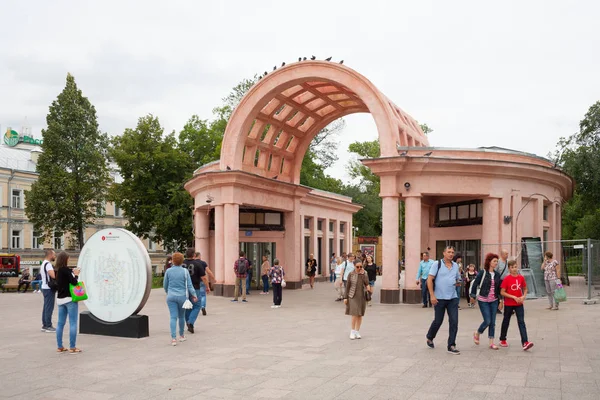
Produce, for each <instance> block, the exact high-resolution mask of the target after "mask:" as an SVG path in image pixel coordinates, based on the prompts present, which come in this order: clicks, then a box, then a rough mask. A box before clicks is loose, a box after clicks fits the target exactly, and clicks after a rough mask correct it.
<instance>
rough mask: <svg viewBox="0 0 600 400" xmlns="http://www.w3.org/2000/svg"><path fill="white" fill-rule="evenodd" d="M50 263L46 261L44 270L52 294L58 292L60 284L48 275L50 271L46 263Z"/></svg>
mask: <svg viewBox="0 0 600 400" xmlns="http://www.w3.org/2000/svg"><path fill="white" fill-rule="evenodd" d="M47 262H48V261H45V262H44V263H43V264H42V270H43V271H44V273H45V274H46V281H47V282H48V287H49V288H50V290H52V292H53V293H54V292H56V291H57V290H58V282H56V279H54V278H50V275H48V271H47V270H46V263H47Z"/></svg>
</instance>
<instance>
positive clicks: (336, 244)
mask: <svg viewBox="0 0 600 400" xmlns="http://www.w3.org/2000/svg"><path fill="white" fill-rule="evenodd" d="M333 249H334V253H335V255H336V257H341V256H342V253H343V252H344V249H342V248H341V247H340V221H338V220H335V221H333Z"/></svg>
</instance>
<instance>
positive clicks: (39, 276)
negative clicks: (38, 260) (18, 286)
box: [31, 272, 42, 293]
mask: <svg viewBox="0 0 600 400" xmlns="http://www.w3.org/2000/svg"><path fill="white" fill-rule="evenodd" d="M35 285H37V289H36V288H35V287H36V286H35ZM31 289H32V290H33V293H42V290H41V289H42V274H41V273H40V272H38V273H37V275H36V276H35V279H34V280H32V281H31Z"/></svg>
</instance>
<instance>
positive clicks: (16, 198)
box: [12, 189, 23, 208]
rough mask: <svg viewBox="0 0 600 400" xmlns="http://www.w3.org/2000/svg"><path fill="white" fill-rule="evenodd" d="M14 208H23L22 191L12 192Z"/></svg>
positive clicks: (15, 190)
mask: <svg viewBox="0 0 600 400" xmlns="http://www.w3.org/2000/svg"><path fill="white" fill-rule="evenodd" d="M12 208H23V191H22V190H20V189H13V190H12Z"/></svg>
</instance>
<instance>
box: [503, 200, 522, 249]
mask: <svg viewBox="0 0 600 400" xmlns="http://www.w3.org/2000/svg"><path fill="white" fill-rule="evenodd" d="M521 207H522V205H521V193H520V192H519V191H518V190H515V191H513V193H512V214H511V215H512V216H513V220H512V224H511V229H512V233H511V242H512V244H511V248H510V250H509V249H507V250H509V251H510V254H511V255H516V254H519V251H520V249H521V245H520V243H521V224H522V222H521V219H520V218H521V216H520V214H519V212H521ZM521 214H522V212H521Z"/></svg>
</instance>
